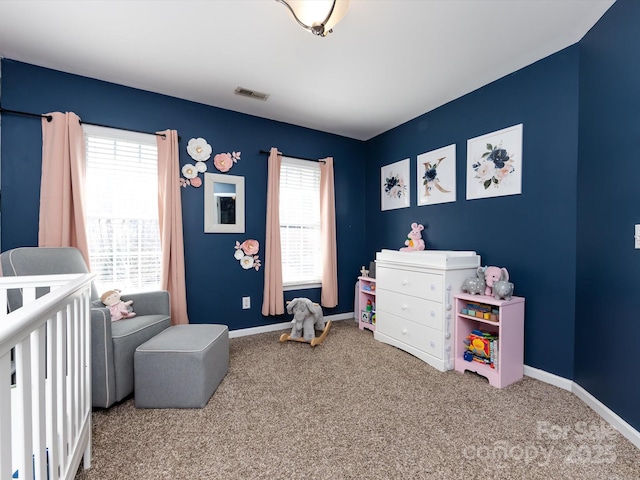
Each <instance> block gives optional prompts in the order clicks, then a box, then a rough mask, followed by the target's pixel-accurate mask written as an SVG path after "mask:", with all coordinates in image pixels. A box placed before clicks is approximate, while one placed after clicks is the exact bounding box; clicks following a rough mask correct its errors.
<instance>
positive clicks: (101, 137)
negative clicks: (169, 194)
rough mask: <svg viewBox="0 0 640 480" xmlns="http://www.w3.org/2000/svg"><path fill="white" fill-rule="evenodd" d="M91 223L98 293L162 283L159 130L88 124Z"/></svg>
mask: <svg viewBox="0 0 640 480" xmlns="http://www.w3.org/2000/svg"><path fill="white" fill-rule="evenodd" d="M83 129H84V137H85V147H86V158H87V178H86V192H85V194H86V208H87V209H86V213H85V215H86V224H87V237H88V242H89V258H90V261H91V270H92V272H93V273H95V274H96V280H95V281H96V287H97V288H98V292H100V293H102V292H104V291H106V290H111V289H114V288H117V289H120V290H122V291H126V292H128V293H131V292H135V291H143V290H155V289H158V288H159V287H160V272H161V248H160V228H159V224H158V193H157V192H158V151H157V146H156V137H155V135H149V134H141V133H134V132H128V131H124V130H117V129H112V128H104V127H95V126H91V125H84V126H83Z"/></svg>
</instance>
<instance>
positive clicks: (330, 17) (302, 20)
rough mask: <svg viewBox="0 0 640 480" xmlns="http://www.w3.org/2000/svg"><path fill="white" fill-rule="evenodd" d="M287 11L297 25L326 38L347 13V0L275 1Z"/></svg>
mask: <svg viewBox="0 0 640 480" xmlns="http://www.w3.org/2000/svg"><path fill="white" fill-rule="evenodd" d="M276 2H278V3H281V4H283V5H284V6H285V7H287V8H288V9H289V11H290V12H291V14H292V15H293V18H294V19H295V21H296V22H298V25H300V26H301V27H302V28H304V29H305V30H307V31H309V32H311V33H313V34H314V35H318V36H319V37H326V36H327V34H328V33H331V32H333V27H334V26H335V24H336V23H338V22H339V21H340V20H342V17H344V16H345V14H346V13H347V8H348V7H349V0H288V1H285V0H276Z"/></svg>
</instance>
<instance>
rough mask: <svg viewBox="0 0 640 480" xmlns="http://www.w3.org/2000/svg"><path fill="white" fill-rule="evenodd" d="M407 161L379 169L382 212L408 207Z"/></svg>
mask: <svg viewBox="0 0 640 480" xmlns="http://www.w3.org/2000/svg"><path fill="white" fill-rule="evenodd" d="M408 178H409V159H408V158H407V159H405V160H400V161H399V162H395V163H392V164H390V165H386V166H384V167H382V168H381V169H380V179H381V186H380V206H381V209H382V210H392V209H394V208H404V207H408V206H409V190H410V189H409V183H408V181H407V180H408Z"/></svg>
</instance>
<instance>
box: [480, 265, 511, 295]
mask: <svg viewBox="0 0 640 480" xmlns="http://www.w3.org/2000/svg"><path fill="white" fill-rule="evenodd" d="M508 280H509V272H508V271H507V269H506V268H500V267H485V269H484V282H485V284H486V286H485V289H484V294H485V295H489V296H492V295H493V285H494V283H496V282H498V281H503V282H506V281H508Z"/></svg>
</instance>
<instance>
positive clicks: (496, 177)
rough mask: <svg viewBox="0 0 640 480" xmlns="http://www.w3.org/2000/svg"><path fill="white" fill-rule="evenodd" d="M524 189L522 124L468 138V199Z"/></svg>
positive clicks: (513, 193)
mask: <svg viewBox="0 0 640 480" xmlns="http://www.w3.org/2000/svg"><path fill="white" fill-rule="evenodd" d="M520 193H522V124H519V125H514V126H513V127H508V128H504V129H502V130H498V131H496V132H493V133H488V134H486V135H481V136H479V137H476V138H471V139H469V140H467V200H473V199H477V198H489V197H500V196H503V195H519V194H520Z"/></svg>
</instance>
